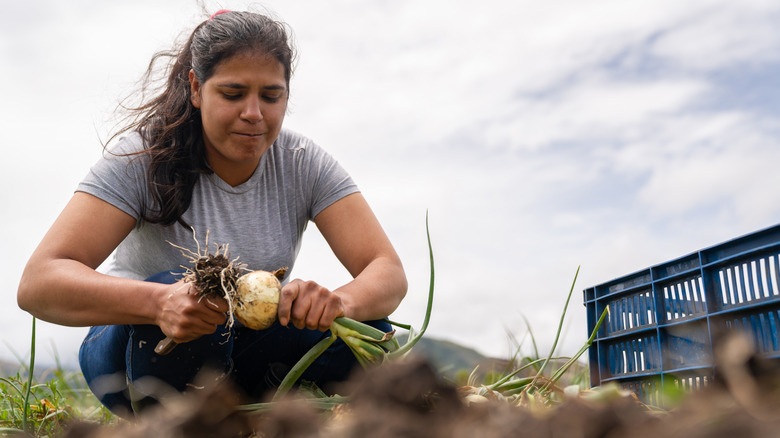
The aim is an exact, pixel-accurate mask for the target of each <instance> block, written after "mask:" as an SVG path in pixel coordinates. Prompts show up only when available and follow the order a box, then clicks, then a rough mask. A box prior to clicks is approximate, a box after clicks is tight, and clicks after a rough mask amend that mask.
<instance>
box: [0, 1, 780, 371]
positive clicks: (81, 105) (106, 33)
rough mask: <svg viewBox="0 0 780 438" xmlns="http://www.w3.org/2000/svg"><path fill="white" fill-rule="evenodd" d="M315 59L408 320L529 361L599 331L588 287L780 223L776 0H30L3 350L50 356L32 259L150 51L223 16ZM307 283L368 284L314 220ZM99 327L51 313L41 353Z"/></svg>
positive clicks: (2, 19)
mask: <svg viewBox="0 0 780 438" xmlns="http://www.w3.org/2000/svg"><path fill="white" fill-rule="evenodd" d="M222 8H226V9H233V10H239V9H252V10H255V11H260V12H263V11H265V12H267V13H270V14H272V15H274V16H276V17H278V18H280V19H281V20H283V21H285V22H286V23H288V24H289V25H290V26H291V28H292V29H293V31H294V36H295V42H296V46H297V49H298V61H297V64H296V70H295V73H294V76H293V79H292V82H291V97H290V105H289V113H288V115H287V117H286V120H285V126H286V127H287V128H289V129H292V130H295V131H298V132H301V133H303V134H304V135H306V136H308V137H310V138H312V139H313V140H314V141H316V142H317V143H318V144H320V145H321V146H323V147H324V148H325V149H326V150H328V151H329V152H330V153H331V154H332V155H333V156H335V157H336V159H337V160H338V161H339V162H340V163H341V164H342V165H343V166H344V167H345V168H346V169H347V171H348V172H350V174H351V175H352V176H353V178H354V179H355V180H356V182H357V183H358V185H359V186H360V187H361V190H362V191H363V193H364V195H365V197H366V198H367V199H368V201H369V203H370V205H371V206H372V208H373V210H374V212H375V213H376V215H377V216H378V218H379V220H380V222H381V223H382V225H383V227H384V228H385V231H386V232H387V234H388V235H389V237H390V239H391V240H392V242H393V244H394V245H395V247H396V250H397V251H398V253H399V255H400V256H401V259H402V261H403V262H404V265H405V268H406V271H407V276H408V279H409V284H410V288H409V292H408V294H407V297H406V299H405V300H404V302H403V303H402V304H401V306H400V307H399V308H398V310H397V311H396V312H395V313H394V314H393V315H392V318H393V319H394V320H397V321H401V322H404V323H408V324H411V325H413V326H415V327H418V328H419V327H420V325H421V323H422V320H423V316H424V313H425V305H426V299H427V293H428V285H429V272H430V271H429V262H428V248H427V242H426V215H428V224H429V227H430V235H431V242H432V246H433V252H434V259H435V268H436V286H435V297H434V306H433V314H432V317H431V321H430V326H429V328H428V334H429V335H430V336H431V337H435V338H439V339H446V340H450V341H454V342H458V343H460V344H462V345H465V346H467V347H471V348H474V349H476V350H477V351H479V352H481V353H483V354H485V355H490V356H495V357H505V358H506V357H510V356H511V354H512V353H513V351H514V349H515V348H516V343H521V344H522V348H523V349H524V351H526V352H528V351H531V336H530V335H531V334H532V335H533V338H534V339H535V341H536V343H537V345H538V347H539V349H540V350H541V351H542V352H543V353H544V352H547V351H548V350H549V349H550V348H551V346H552V343H553V339H554V337H555V333H556V331H557V328H558V324H559V322H560V318H561V315H562V313H563V310H564V304H565V302H566V297H567V294H568V292H569V290H570V288H571V287H572V282H573V280H574V275H575V272H576V271H577V269H578V268H579V269H580V271H579V276H578V278H577V281H576V283H575V285H574V293H573V297H572V300H571V303H570V305H569V309H568V312H567V313H566V318H565V321H564V329H563V332H562V335H561V338H562V339H561V341H560V343H559V346H558V352H559V353H560V354H564V355H570V354H573V353H574V352H576V351H577V350H578V349H579V347H580V346H581V345H582V344H583V343H584V342H585V340H586V339H587V337H588V333H587V323H586V316H585V308H584V306H583V302H582V291H583V289H585V288H588V287H591V286H594V285H597V284H601V283H604V282H607V281H609V280H611V279H614V278H617V277H620V276H623V275H626V274H630V273H633V272H636V271H639V270H641V269H644V268H646V267H649V266H652V265H655V264H659V263H662V262H665V261H667V260H671V259H674V258H677V257H680V256H683V255H687V254H689V253H692V252H695V251H697V250H699V249H701V248H705V247H709V246H712V245H715V244H717V243H720V242H723V241H726V240H730V239H732V238H735V237H738V236H741V235H744V234H748V233H751V232H753V231H756V230H759V229H763V228H766V227H769V226H772V225H774V224H777V223H779V222H780V189H778V187H780V172H778V171H777V170H776V167H777V164H776V163H779V162H780V118H779V117H778V115H780V88H779V87H778V86H777V84H778V75H779V74H780V27H778V26H777V23H778V22H780V3H778V2H776V1H774V0H742V1H740V2H733V1H729V0H712V1H698V0H692V1H686V2H680V1H677V0H656V1H653V2H647V1H635V0H589V1H583V0H546V1H544V2H541V1H531V0H516V1H513V2H507V1H505V0H482V1H479V2H470V1H463V0H446V1H445V0H397V1H392V2H390V1H386V0H336V1H328V2H321V1H316V0H287V1H281V0H280V1H268V2H264V3H249V2H242V1H229V0H224V1H222V2H212V1H204V2H203V3H197V2H195V1H193V0H171V1H166V2H158V1H153V0H139V1H132V2H130V1H112V2H105V1H98V0H74V1H69V2H60V1H53V0H52V1H48V0H30V1H25V2H13V3H11V4H8V5H5V7H4V13H3V14H1V15H0V63H2V68H0V87H2V88H1V90H2V91H1V94H2V96H3V98H2V99H0V124H1V125H0V126H1V127H2V129H0V145H2V146H1V147H2V151H3V158H4V160H3V161H4V166H3V171H2V172H0V186H1V187H2V188H3V189H2V190H1V191H0V203H1V204H2V205H3V208H2V212H0V225H1V226H2V228H3V229H4V230H6V235H5V236H4V239H3V241H2V244H1V245H2V251H0V294H2V297H3V302H4V303H5V305H3V306H2V307H0V340H2V342H0V359H6V360H12V361H13V360H19V359H20V358H27V357H28V355H29V352H30V345H29V344H30V330H31V324H32V318H31V316H30V315H29V314H27V313H25V312H24V311H22V310H20V309H19V308H18V307H17V305H16V290H17V286H18V282H19V279H20V276H21V273H22V270H23V268H24V265H25V263H26V261H27V259H28V258H29V256H30V254H31V253H32V251H33V250H34V249H35V247H36V246H37V244H38V243H39V241H40V240H41V238H42V237H43V235H44V234H45V233H46V231H47V229H48V228H49V226H50V225H51V223H52V222H53V221H54V219H55V218H56V217H57V215H58V214H59V212H60V211H61V209H62V208H63V207H64V205H65V204H66V203H67V202H68V200H69V199H70V197H71V196H72V194H73V191H74V189H75V187H76V185H77V184H78V182H79V181H80V180H81V179H82V178H83V177H84V176H85V175H86V173H87V172H88V170H89V168H90V166H91V165H92V164H94V162H95V161H96V160H97V159H98V158H99V157H100V155H101V151H102V149H101V140H102V139H105V138H106V137H107V134H108V133H110V132H111V130H112V129H113V128H115V127H116V122H117V118H116V113H115V111H114V110H115V108H116V105H117V103H118V102H119V101H120V100H121V99H123V98H124V97H126V96H128V95H132V93H133V92H134V91H136V90H137V89H138V87H137V85H138V80H139V79H140V78H141V75H142V74H143V72H144V71H145V69H146V66H147V65H148V62H149V60H150V59H151V56H152V55H153V54H154V53H155V52H157V51H159V50H165V49H169V48H171V47H172V45H173V44H174V42H175V41H177V40H180V39H181V37H182V36H184V35H186V34H188V33H189V31H191V29H192V28H193V27H194V26H195V25H196V24H197V23H199V22H200V21H202V20H203V19H205V18H207V17H208V14H210V13H213V12H214V11H216V10H218V9H222ZM292 275H293V276H294V277H300V278H306V279H312V280H315V281H318V282H320V283H321V284H323V285H325V286H327V287H331V288H335V287H338V286H339V285H340V284H343V283H344V282H346V281H348V280H349V276H348V274H347V272H346V270H344V268H343V267H341V266H340V265H339V263H338V261H337V260H336V259H335V258H334V256H333V255H332V253H331V252H330V250H329V249H328V247H327V245H326V244H325V243H324V241H323V239H322V238H321V237H320V236H319V235H318V234H317V231H316V227H314V226H311V227H310V229H309V230H308V231H307V232H306V236H305V238H304V243H303V248H302V250H301V254H300V258H299V261H298V263H297V264H296V267H295V270H294V272H293V273H292ZM85 333H86V328H73V327H61V326H56V325H52V324H49V323H46V322H43V321H38V324H37V347H36V354H37V356H38V359H37V360H38V361H41V362H46V361H49V362H51V361H52V360H53V359H54V358H55V357H56V358H58V359H59V360H60V361H61V362H63V363H67V364H72V363H75V362H76V360H77V359H76V358H77V351H78V347H79V344H80V342H81V339H82V338H83V336H84V334H85Z"/></svg>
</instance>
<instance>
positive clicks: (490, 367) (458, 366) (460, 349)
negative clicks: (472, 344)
mask: <svg viewBox="0 0 780 438" xmlns="http://www.w3.org/2000/svg"><path fill="white" fill-rule="evenodd" d="M404 336H405V335H403V336H401V337H400V339H402V340H404V339H405V338H404ZM412 352H413V353H414V354H416V355H419V356H422V357H425V358H426V359H428V360H429V361H430V362H431V364H433V366H434V367H436V369H437V370H438V371H439V372H440V373H441V374H442V375H444V376H445V377H447V378H450V379H455V377H456V375H457V374H458V373H459V372H460V373H463V372H465V373H471V372H472V371H474V370H475V369H477V374H478V375H480V376H482V375H484V374H486V373H488V372H491V371H501V370H503V369H504V367H505V365H506V361H505V360H502V359H496V358H491V357H488V356H485V355H483V354H481V353H480V352H478V351H476V350H474V349H473V348H468V347H464V346H462V345H460V344H457V343H455V342H451V341H445V340H442V339H434V338H428V337H423V338H422V339H421V340H420V342H418V343H417V345H415V346H414V348H413V349H412Z"/></svg>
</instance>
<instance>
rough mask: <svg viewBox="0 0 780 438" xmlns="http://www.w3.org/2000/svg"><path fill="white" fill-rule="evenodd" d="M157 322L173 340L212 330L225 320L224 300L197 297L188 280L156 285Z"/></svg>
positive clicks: (196, 336)
mask: <svg viewBox="0 0 780 438" xmlns="http://www.w3.org/2000/svg"><path fill="white" fill-rule="evenodd" d="M160 286H161V289H160V292H159V296H158V297H159V298H158V302H159V306H158V309H159V312H158V316H157V325H158V326H159V327H160V329H161V330H162V332H163V333H164V334H165V335H166V336H168V337H170V338H172V339H173V340H174V341H176V343H179V344H181V343H184V342H189V341H193V340H195V339H198V338H199V337H201V336H203V335H208V334H211V333H214V332H215V331H216V330H217V326H219V325H221V324H224V323H225V321H226V315H225V314H226V312H227V311H228V304H227V302H226V301H225V300H224V299H222V298H206V297H199V296H198V295H197V294H196V293H195V291H194V290H193V288H192V284H191V283H187V282H184V281H178V282H176V283H173V284H169V285H162V284H161V285H160Z"/></svg>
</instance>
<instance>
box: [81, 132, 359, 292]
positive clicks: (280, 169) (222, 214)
mask: <svg viewBox="0 0 780 438" xmlns="http://www.w3.org/2000/svg"><path fill="white" fill-rule="evenodd" d="M142 148H143V146H142V140H141V136H140V135H138V134H137V133H133V134H131V135H128V136H126V137H124V138H122V139H121V140H120V141H119V142H118V143H117V145H116V148H115V149H114V151H115V152H116V153H119V154H124V153H128V152H134V151H139V150H142ZM148 163H149V157H148V156H147V155H140V156H138V155H136V156H117V155H113V154H108V153H107V154H105V156H104V157H103V159H101V160H100V161H98V163H97V164H95V165H94V166H93V167H92V169H91V170H90V172H89V173H88V174H87V176H86V178H85V179H84V180H83V181H82V182H81V183H80V184H79V186H78V188H77V191H82V192H86V193H89V194H91V195H94V196H96V197H98V198H100V199H102V200H104V201H106V202H108V203H109V204H111V205H113V206H115V207H117V208H119V209H120V210H122V211H124V212H125V213H127V214H129V215H131V216H132V217H134V218H136V220H137V222H136V226H135V228H134V229H133V230H132V231H131V232H130V234H129V235H128V236H127V237H126V238H125V239H124V240H123V241H122V243H120V244H119V246H118V247H117V249H116V251H114V254H113V256H112V259H111V260H110V261H109V263H107V264H106V265H104V268H102V269H101V270H103V271H104V272H105V273H107V274H109V275H115V276H119V277H125V278H133V279H140V280H142V279H145V278H147V277H149V276H150V275H152V274H155V273H158V272H162V271H166V270H172V269H180V266H182V265H184V266H190V262H189V261H188V260H187V259H186V258H185V257H184V256H183V255H182V254H181V250H180V249H178V248H176V247H174V246H173V245H172V244H175V245H178V246H180V247H184V248H187V249H190V250H192V251H193V252H196V251H198V245H200V251H201V254H202V253H203V251H204V249H205V247H204V243H205V239H206V232H207V231H208V233H209V235H208V241H209V247H208V249H209V251H210V252H214V250H215V244H220V245H223V244H228V245H229V253H230V257H231V259H234V258H236V257H239V261H240V262H242V263H245V264H246V265H247V267H248V268H250V269H253V270H257V269H262V270H267V271H272V270H275V269H278V268H282V267H289V268H290V270H292V268H293V265H294V263H295V258H296V256H297V255H298V251H299V249H300V246H301V236H302V234H303V232H304V230H305V229H306V225H307V223H308V221H309V220H311V219H313V218H314V217H315V216H317V214H318V213H320V212H321V211H322V210H324V209H325V208H326V207H328V206H329V205H331V204H332V203H334V202H336V201H337V200H339V199H341V198H343V197H344V196H347V195H349V194H351V193H355V192H357V191H358V188H357V186H356V185H355V183H354V182H353V180H352V179H351V178H350V176H349V175H348V174H347V173H346V172H345V171H344V169H343V168H342V167H341V166H340V165H339V164H338V162H336V161H335V160H334V159H333V158H332V157H331V156H330V155H329V154H328V153H327V152H325V151H324V150H323V149H322V148H320V147H319V146H317V145H316V144H315V143H313V142H312V141H311V140H309V139H307V138H306V137H303V136H301V135H299V134H297V133H294V132H290V131H288V130H284V129H283V130H282V132H281V134H280V135H279V138H278V139H277V140H276V142H275V143H274V144H273V146H272V147H271V148H270V149H269V150H268V151H267V152H266V153H265V154H263V156H262V158H261V159H260V163H259V164H258V167H257V169H256V170H255V172H254V174H253V175H252V176H251V177H250V178H249V180H248V181H246V182H245V183H243V184H241V185H239V186H236V187H231V186H230V185H229V184H227V183H226V182H225V181H223V180H222V179H221V178H219V177H218V176H217V175H216V174H214V173H212V174H209V175H205V174H203V175H201V176H200V179H199V180H198V182H197V183H196V184H195V188H194V190H193V194H192V203H191V205H190V208H189V209H188V210H187V212H186V213H184V215H183V219H184V220H185V221H186V222H187V223H188V224H190V225H191V226H192V227H193V228H194V230H195V236H196V237H193V231H192V230H190V229H187V228H185V227H183V226H182V225H180V224H178V223H175V224H173V225H169V226H162V225H159V224H152V223H149V222H146V221H144V220H142V219H141V213H142V209H143V206H152V205H154V204H153V199H152V196H151V194H150V193H149V190H148V188H147V184H146V181H147V177H146V167H147V165H148ZM195 238H197V243H196V241H195ZM288 275H289V271H288Z"/></svg>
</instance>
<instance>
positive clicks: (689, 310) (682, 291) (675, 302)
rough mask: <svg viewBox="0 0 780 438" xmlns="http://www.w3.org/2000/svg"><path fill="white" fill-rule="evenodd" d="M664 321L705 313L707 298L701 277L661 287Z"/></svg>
mask: <svg viewBox="0 0 780 438" xmlns="http://www.w3.org/2000/svg"><path fill="white" fill-rule="evenodd" d="M662 288H663V296H664V303H665V306H664V307H665V309H664V310H665V313H666V315H665V317H666V321H675V320H680V319H685V318H689V317H692V316H698V315H704V314H706V313H707V298H706V295H705V293H704V283H703V281H702V278H701V275H696V276H694V277H689V278H686V279H684V280H681V281H678V282H675V283H671V284H665V285H663V286H662Z"/></svg>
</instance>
